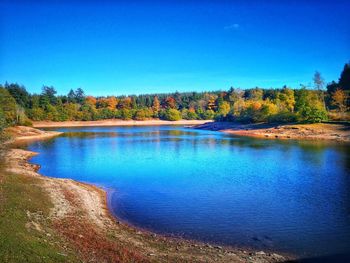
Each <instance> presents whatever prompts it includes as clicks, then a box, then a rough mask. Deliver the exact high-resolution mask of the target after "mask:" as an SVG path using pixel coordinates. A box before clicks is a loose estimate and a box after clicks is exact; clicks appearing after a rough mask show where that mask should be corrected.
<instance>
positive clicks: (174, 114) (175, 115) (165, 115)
mask: <svg viewBox="0 0 350 263" xmlns="http://www.w3.org/2000/svg"><path fill="white" fill-rule="evenodd" d="M161 118H162V119H164V120H168V121H178V120H181V112H179V111H178V110H176V109H167V110H165V111H162V112H161Z"/></svg>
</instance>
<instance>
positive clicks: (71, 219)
mask: <svg viewBox="0 0 350 263" xmlns="http://www.w3.org/2000/svg"><path fill="white" fill-rule="evenodd" d="M44 133H45V132H44ZM49 134H50V135H49ZM49 134H45V136H44V134H42V135H43V136H42V137H41V138H49V137H54V136H57V135H59V134H56V135H54V134H53V133H49ZM27 137H28V136H23V137H22V138H20V137H17V138H16V139H15V141H16V142H23V141H29V140H32V138H31V139H28V138H27ZM37 154H38V153H34V152H30V151H27V150H22V149H9V150H8V152H6V154H5V160H6V164H7V166H8V168H7V170H8V171H9V172H12V173H20V174H23V175H25V176H34V177H37V178H39V179H40V181H41V182H42V183H41V186H40V187H42V188H43V189H44V190H45V191H46V193H47V194H48V196H49V197H50V199H51V201H52V203H53V208H52V210H51V212H50V217H51V220H52V221H53V224H54V225H55V228H56V230H57V231H58V233H59V234H60V235H62V236H63V237H64V238H65V239H66V240H67V241H68V242H69V243H72V244H73V246H74V247H76V248H77V249H78V250H79V251H83V252H82V257H83V258H84V259H90V258H89V256H90V254H91V251H95V250H96V244H97V243H101V242H102V244H104V246H105V247H107V249H106V250H104V249H103V248H101V251H97V252H96V251H95V252H96V254H95V257H97V258H98V260H97V262H98V261H101V260H102V261H103V260H106V261H110V259H113V260H114V259H115V255H114V254H113V249H114V250H115V249H120V248H122V249H125V248H132V249H130V250H126V251H128V252H125V253H127V254H128V255H129V256H130V255H131V257H135V259H136V260H135V262H148V261H149V262H152V261H154V262H168V261H171V262H201V261H205V262H247V261H249V262H266V263H267V262H284V261H285V260H287V259H290V258H292V257H289V256H281V255H279V254H276V253H273V252H271V253H270V252H264V251H254V250H253V249H245V248H232V247H226V246H218V245H213V244H212V245H209V244H205V243H202V242H200V241H194V240H186V239H182V238H178V237H170V236H165V235H162V234H156V233H152V232H151V231H149V230H145V229H142V228H138V227H135V226H132V225H131V224H128V223H127V222H124V221H121V220H119V219H118V218H116V217H115V216H114V215H113V213H112V212H111V211H110V209H109V208H108V197H107V192H106V191H105V190H103V189H101V188H99V187H97V186H94V185H91V184H88V183H81V182H77V181H75V180H72V179H59V178H52V177H47V176H44V175H41V174H40V173H38V172H37V171H38V170H39V168H40V167H39V166H38V165H35V164H32V163H30V159H31V158H32V157H33V156H35V155H37ZM87 226H88V228H89V231H90V232H91V233H92V234H87V233H86V228H87ZM111 233H113V235H115V236H116V237H117V238H116V240H114V241H111V240H109V239H107V238H106V236H107V235H111ZM76 236H78V237H79V239H78V240H77V239H76ZM85 238H86V240H85ZM81 244H84V246H82V245H81ZM120 244H122V245H120ZM85 246H87V248H86V247H85ZM111 248H113V249H111ZM114 253H116V252H114Z"/></svg>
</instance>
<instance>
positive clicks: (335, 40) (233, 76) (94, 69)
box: [0, 0, 350, 95]
mask: <svg viewBox="0 0 350 263" xmlns="http://www.w3.org/2000/svg"><path fill="white" fill-rule="evenodd" d="M128 2H129V3H128ZM130 2H131V3H130ZM162 2H163V3H162ZM349 14H350V1H345V0H344V1H340V0H338V1H337V0H333V1H316V0H315V1H311V0H309V1H284V0H280V1H243V0H242V1H214V0H213V1H122V2H121V1H119V2H118V1H97V0H96V1H92V0H89V1H84V2H83V1H74V0H73V1H50V0H47V1H40V0H36V1H30V0H27V1H16V0H12V1H9V0H8V1H6V0H0V83H4V82H5V81H8V82H18V83H20V84H23V85H25V86H26V87H27V89H28V90H29V91H30V92H37V93H38V92H40V90H41V87H42V85H52V86H54V87H55V88H56V89H57V90H58V93H59V94H66V93H67V92H68V91H69V90H70V89H71V88H73V89H76V88H78V87H81V88H83V89H84V90H85V92H86V93H87V94H91V95H108V94H117V95H119V94H140V93H154V92H173V91H176V90H178V91H192V90H196V91H199V90H219V89H224V90H226V89H228V88H229V87H230V86H234V87H241V88H250V87H254V86H260V87H266V88H268V87H281V86H282V85H284V84H286V85H289V86H292V87H299V84H300V83H303V84H308V83H311V79H312V75H313V74H314V72H315V70H319V71H320V72H321V73H322V75H323V77H324V78H325V80H326V81H327V82H330V81H331V80H337V79H338V78H339V74H340V72H341V70H342V68H343V66H344V64H345V63H346V62H348V61H349V60H350V15H349Z"/></svg>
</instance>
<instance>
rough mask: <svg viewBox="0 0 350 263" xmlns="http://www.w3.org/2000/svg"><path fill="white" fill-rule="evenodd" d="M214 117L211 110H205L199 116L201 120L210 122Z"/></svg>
mask: <svg viewBox="0 0 350 263" xmlns="http://www.w3.org/2000/svg"><path fill="white" fill-rule="evenodd" d="M214 117H215V112H214V111H213V110H206V111H205V112H203V113H202V114H201V118H202V119H203V120H212V119H214Z"/></svg>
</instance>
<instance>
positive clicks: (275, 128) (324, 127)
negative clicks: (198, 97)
mask: <svg viewBox="0 0 350 263" xmlns="http://www.w3.org/2000/svg"><path fill="white" fill-rule="evenodd" d="M194 128H195V129H202V130H211V131H220V132H225V133H228V134H234V135H238V136H247V137H256V138H265V139H281V140H328V141H337V142H342V143H349V142H350V126H348V125H345V124H329V123H314V124H269V123H253V124H241V123H235V122H207V123H204V124H200V125H197V126H194Z"/></svg>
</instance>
